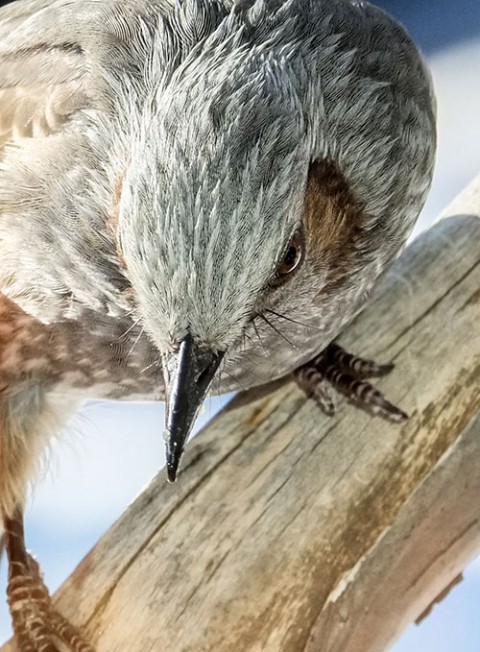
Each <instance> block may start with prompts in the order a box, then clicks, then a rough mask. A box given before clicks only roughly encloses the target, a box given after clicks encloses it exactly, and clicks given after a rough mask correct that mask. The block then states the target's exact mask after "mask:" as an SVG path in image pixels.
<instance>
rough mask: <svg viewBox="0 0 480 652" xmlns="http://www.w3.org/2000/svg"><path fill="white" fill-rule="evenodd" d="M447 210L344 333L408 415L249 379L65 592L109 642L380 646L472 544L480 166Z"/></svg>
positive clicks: (313, 649) (213, 647)
mask: <svg viewBox="0 0 480 652" xmlns="http://www.w3.org/2000/svg"><path fill="white" fill-rule="evenodd" d="M449 214H450V215H455V216H454V217H450V219H448V220H443V221H442V222H440V223H439V224H438V225H437V226H435V227H434V228H432V229H431V230H430V231H429V232H428V233H426V234H424V235H423V236H421V237H420V238H419V239H417V240H416V241H415V242H414V243H413V244H412V245H411V246H410V247H409V248H408V249H407V251H406V252H405V253H404V255H403V256H402V257H401V259H400V260H399V261H398V262H397V264H396V265H395V267H394V269H393V270H392V271H391V272H390V273H389V274H388V275H387V277H386V278H385V279H384V282H383V284H382V285H381V287H380V288H379V289H378V291H377V292H376V293H375V295H374V297H373V299H372V301H371V303H370V304H369V306H368V308H367V309H366V310H365V312H364V313H363V314H362V315H361V316H360V317H359V318H358V319H357V320H356V321H355V322H354V323H353V324H352V325H351V326H350V327H349V328H348V329H347V331H346V332H345V333H344V335H342V337H341V342H342V343H343V344H344V345H345V346H346V347H347V348H349V350H352V351H354V352H357V353H359V354H361V355H366V356H369V357H373V358H374V359H378V360H380V361H382V360H385V361H389V360H393V361H394V362H395V364H396V368H395V370H394V371H393V373H392V374H391V375H390V376H389V377H387V378H384V379H382V381H381V382H379V383H378V385H379V386H380V387H381V389H382V390H383V391H384V392H385V393H386V394H387V396H388V397H390V398H391V399H392V400H393V401H394V402H396V403H397V404H399V405H400V406H401V407H402V408H403V409H405V410H406V411H407V412H409V413H410V415H411V418H410V419H409V420H408V421H407V422H406V423H405V424H404V425H402V426H397V425H390V424H388V423H386V422H385V421H383V420H381V419H379V418H372V417H370V416H369V415H367V414H365V413H363V412H361V411H359V410H357V409H355V408H354V407H353V406H351V405H349V404H347V403H346V402H344V401H342V400H339V406H338V414H337V416H336V417H334V418H328V417H326V416H324V415H323V414H322V412H321V411H320V410H319V409H318V407H317V406H316V405H315V403H314V402H313V401H312V400H307V399H306V398H305V396H304V395H303V394H302V392H301V391H300V390H299V389H298V388H297V387H296V386H295V384H293V383H292V382H289V381H288V380H287V381H284V382H281V383H276V384H275V386H272V387H269V388H265V389H263V390H262V391H259V390H256V391H251V392H249V393H248V394H244V395H241V396H238V397H237V398H236V399H234V400H233V401H232V402H231V403H230V404H229V405H228V406H227V408H226V409H225V410H224V411H223V412H222V413H221V414H220V415H218V416H217V417H216V418H215V419H214V420H213V421H212V423H211V424H210V425H209V426H208V427H207V428H206V429H205V431H204V432H202V433H201V434H200V435H199V436H198V437H197V438H196V439H195V440H194V441H193V442H192V444H191V446H190V449H189V452H188V453H187V455H186V460H185V463H184V468H183V473H182V475H181V478H180V482H179V483H177V484H176V485H174V486H170V485H167V484H166V481H165V475H164V472H162V473H160V474H159V476H158V478H156V479H155V480H154V481H153V482H152V484H151V485H150V486H149V487H148V488H147V490H146V491H145V492H144V493H143V494H142V495H141V496H140V497H139V498H138V499H137V500H136V502H135V503H134V504H133V505H132V506H131V507H130V508H129V509H128V510H127V511H126V513H125V514H124V515H123V516H122V518H121V519H120V520H119V521H118V522H117V523H116V524H115V525H114V526H113V527H112V528H111V530H110V531H109V532H108V533H107V534H106V535H105V537H104V538H103V539H102V540H101V541H100V542H99V543H98V544H97V546H96V547H95V548H94V550H93V551H92V552H91V553H90V554H89V555H88V556H87V557H86V559H84V560H83V562H82V563H81V564H80V565H79V567H78V568H77V569H76V571H75V572H74V574H73V575H72V576H71V577H70V578H69V580H67V582H66V583H65V584H64V586H63V587H62V588H61V589H60V591H59V592H58V594H57V598H56V600H57V603H58V606H59V608H60V609H61V611H62V612H63V613H64V614H65V615H66V616H68V617H69V618H71V619H72V621H74V622H76V623H78V624H79V625H82V626H85V631H86V634H87V636H88V638H89V640H91V641H92V643H94V645H95V646H96V649H97V650H98V652H125V650H128V651H129V652H145V651H147V650H152V651H155V652H156V651H159V652H163V651H167V650H168V651H169V652H210V651H212V652H213V651H215V652H229V651H231V650H236V651H238V652H319V651H321V652H367V651H368V652H374V651H377V650H378V651H384V650H385V649H386V648H387V647H388V646H389V645H390V644H391V643H392V642H393V640H394V639H396V638H397V637H398V635H399V634H400V633H401V632H402V630H403V629H404V628H405V627H406V626H407V625H408V624H409V623H410V622H412V621H413V620H414V619H415V618H417V617H418V616H419V615H420V614H421V613H422V612H423V611H424V610H425V609H426V608H428V605H429V604H430V603H431V602H432V601H433V600H434V599H435V597H436V596H437V595H438V594H440V593H441V591H442V590H443V589H445V587H447V586H448V585H449V584H450V583H451V582H452V580H453V579H454V578H455V577H456V576H457V575H458V574H459V572H460V571H461V570H462V569H463V568H464V567H465V565H466V564H467V563H468V562H469V561H470V560H471V559H472V558H473V556H474V555H475V553H477V552H478V551H479V550H480V501H479V500H478V496H479V495H480V473H478V469H479V468H480V417H479V416H478V411H479V407H480V382H479V380H480V332H479V322H480V311H479V300H480V264H479V263H480V246H479V243H480V219H478V216H479V214H480V178H479V179H478V180H477V182H476V183H475V184H474V185H473V186H472V187H471V188H470V190H469V191H468V192H467V193H466V194H465V195H464V196H463V197H462V198H460V200H459V201H458V202H457V203H456V204H454V205H453V207H451V208H450V210H449ZM2 649H4V650H11V649H12V648H10V647H8V646H7V647H5V648H2Z"/></svg>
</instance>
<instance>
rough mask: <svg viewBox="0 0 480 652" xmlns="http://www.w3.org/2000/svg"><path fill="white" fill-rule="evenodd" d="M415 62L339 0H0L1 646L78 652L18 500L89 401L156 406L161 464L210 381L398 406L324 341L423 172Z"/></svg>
mask: <svg viewBox="0 0 480 652" xmlns="http://www.w3.org/2000/svg"><path fill="white" fill-rule="evenodd" d="M435 114H436V108H435V96H434V90H433V86H432V80H431V76H430V73H429V71H428V70H427V67H426V64H425V63H424V61H423V58H422V55H421V54H420V53H419V50H418V48H417V47H416V46H415V44H414V43H413V41H412V40H411V38H410V37H409V36H408V35H407V33H406V31H405V30H404V28H403V27H401V26H400V25H399V24H398V23H397V22H396V21H395V20H394V19H393V18H392V17H390V16H389V15H388V14H387V13H385V12H384V11H383V10H381V9H379V8H378V7H376V6H374V5H372V4H370V3H368V2H364V1H360V0H21V1H19V0H17V1H15V2H12V3H10V4H7V5H6V6H3V7H2V8H1V9H0V415H1V420H0V513H1V521H2V527H3V540H4V548H5V551H6V554H7V558H8V562H9V575H8V587H7V594H8V602H9V606H10V611H11V615H12V620H13V630H14V637H15V641H16V645H17V648H18V650H19V651H20V652H56V651H58V650H59V649H62V650H63V649H68V650H69V651H70V652H91V651H93V647H92V646H91V644H90V643H88V642H87V641H86V640H85V637H84V635H83V634H82V633H81V632H80V631H79V630H77V629H76V628H74V627H73V626H72V625H71V624H70V623H69V622H67V621H66V620H65V619H64V618H63V617H62V616H61V614H60V613H58V612H57V611H56V610H55V609H54V608H53V606H52V604H51V601H50V596H49V594H48V590H47V588H46V586H45V585H44V583H43V579H42V574H41V570H40V567H39V564H38V562H37V561H36V560H35V559H34V557H33V556H32V555H30V553H29V552H28V551H27V548H26V543H25V534H24V527H23V513H24V506H25V496H26V492H27V489H28V487H29V485H30V483H31V482H32V481H33V479H34V478H35V473H36V470H37V468H38V466H39V464H40V463H41V461H42V459H43V456H44V453H45V451H46V450H47V449H48V443H49V442H50V441H51V439H52V438H53V437H55V436H57V435H58V434H59V433H60V431H61V430H62V428H63V427H64V426H65V424H66V423H67V422H68V419H69V418H70V416H71V415H72V414H73V412H74V411H75V410H76V409H77V408H78V407H79V406H80V405H81V404H82V403H83V402H84V401H86V400H88V399H116V400H150V401H160V400H164V401H165V402H166V407H167V410H166V429H165V435H164V436H165V443H166V456H167V477H168V480H169V481H171V482H173V481H174V480H175V479H176V477H177V474H178V471H179V465H180V462H181V458H182V454H183V451H184V448H185V445H186V442H187V440H188V437H189V435H190V432H191V429H192V425H193V423H194V421H195V418H196V416H197V413H198V411H199V409H200V407H201V405H202V402H203V400H204V399H205V397H206V396H207V395H208V394H209V393H216V394H220V393H224V392H227V391H232V390H239V389H246V388H252V387H256V386H261V385H264V384H265V383H268V382H270V381H273V380H275V379H278V378H281V377H284V376H287V375H290V374H293V376H294V378H295V379H296V380H297V382H298V384H299V385H300V386H301V387H302V388H303V389H304V390H305V391H306V393H307V394H308V395H310V396H313V397H314V398H315V399H316V400H317V401H318V403H319V406H320V407H321V408H323V409H324V410H325V411H326V412H327V413H329V414H332V413H333V412H334V410H335V402H334V399H333V397H332V394H331V390H330V387H331V386H332V385H333V387H334V388H336V389H338V390H339V391H340V392H341V393H343V394H346V395H347V397H349V398H351V399H352V400H354V401H355V402H356V403H357V404H358V405H359V406H360V407H365V408H367V409H369V410H370V411H371V412H373V413H374V414H380V415H381V416H384V417H386V418H389V419H391V420H393V421H401V420H403V419H404V418H406V415H405V413H404V412H403V411H402V410H401V409H399V408H397V407H396V406H395V405H394V404H393V403H390V402H389V401H388V400H387V399H386V398H385V397H384V396H383V395H382V394H381V393H380V392H379V391H378V390H377V389H376V388H375V387H374V386H373V385H371V384H370V383H369V382H368V380H367V378H369V377H370V376H372V377H373V376H381V375H383V374H385V373H388V372H390V371H391V369H392V365H391V364H388V363H387V364H377V363H375V362H374V361H371V360H364V359H363V358H361V357H359V356H357V355H354V354H352V353H349V352H347V351H345V350H344V349H343V348H342V347H341V346H340V345H339V344H338V343H336V342H335V339H336V338H337V337H338V335H339V334H340V333H341V331H342V329H343V328H344V327H345V326H346V325H347V324H348V323H349V322H350V321H351V320H352V319H353V318H354V317H355V316H356V315H357V314H358V313H359V312H360V311H361V310H362V308H363V307H364V306H365V304H366V302H367V300H368V297H369V294H370V292H371V290H372V289H373V287H374V286H375V284H376V283H378V281H379V279H380V278H381V277H382V275H383V274H384V273H385V271H386V270H387V269H388V268H389V267H390V266H391V265H392V263H393V261H394V260H395V259H396V257H397V256H398V255H399V253H400V252H401V250H402V248H403V246H404V245H405V242H406V240H407V238H408V236H409V234H410V232H411V230H412V228H413V226H414V224H415V221H416V219H417V217H418V215H419V213H420V211H421V208H422V206H423V204H424V201H425V199H426V196H427V194H428V190H429V187H430V183H431V179H432V174H433V168H434V159H435V149H436V118H435Z"/></svg>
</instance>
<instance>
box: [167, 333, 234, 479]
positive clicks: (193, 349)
mask: <svg viewBox="0 0 480 652" xmlns="http://www.w3.org/2000/svg"><path fill="white" fill-rule="evenodd" d="M222 358H223V353H214V352H213V351H210V350H208V349H200V348H199V347H198V346H197V345H196V344H195V342H194V340H193V338H192V336H191V335H190V334H188V335H187V336H186V338H185V339H184V340H182V342H181V343H180V347H179V349H178V352H175V353H168V354H166V355H164V357H163V374H164V378H165V390H166V403H167V415H166V421H167V423H166V425H167V431H166V433H165V443H166V448H167V477H168V481H169V482H175V480H176V478H177V471H178V466H179V464H180V459H181V457H182V453H183V451H184V448H185V444H186V442H187V439H188V436H189V435H190V431H191V430H192V426H193V424H194V422H195V419H196V417H197V414H198V411H199V409H200V407H201V405H202V403H203V399H204V398H205V395H206V394H207V392H208V390H209V388H210V385H211V384H212V380H213V378H214V376H215V372H216V371H217V369H218V365H219V364H220V362H221V360H222Z"/></svg>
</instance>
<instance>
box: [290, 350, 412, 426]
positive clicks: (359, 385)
mask: <svg viewBox="0 0 480 652" xmlns="http://www.w3.org/2000/svg"><path fill="white" fill-rule="evenodd" d="M392 369H393V364H377V363H376V362H373V360H364V359H363V358H359V357H357V356H355V355H351V354H350V353H347V352H346V351H345V349H342V347H341V346H339V345H338V344H335V343H332V344H330V345H329V346H327V348H326V349H324V350H323V351H322V352H321V353H319V355H317V356H316V357H315V358H313V360H310V361H309V362H307V363H306V364H304V365H303V366H301V367H299V368H298V369H297V370H296V371H295V379H296V381H297V383H298V385H299V386H300V387H301V388H302V389H303V390H304V391H305V393H306V394H307V396H312V397H313V398H315V399H316V401H317V402H318V403H319V405H320V407H321V408H322V409H323V411H324V412H325V413H326V414H328V415H333V414H335V403H334V401H333V398H332V396H331V394H330V391H329V390H330V387H329V385H330V386H332V387H334V388H335V389H336V390H338V391H339V392H340V393H342V394H344V395H345V396H346V397H347V398H348V399H350V400H352V401H353V402H354V403H356V404H357V405H358V406H359V407H361V408H364V409H366V410H367V411H368V412H373V413H374V414H379V415H380V416H382V417H384V418H386V419H389V420H390V421H395V422H400V421H404V420H405V419H407V418H408V416H407V415H406V414H405V412H403V411H402V410H400V409H399V408H397V407H395V405H393V404H392V403H390V402H389V401H387V399H386V398H385V397H384V396H383V394H382V393H381V392H379V391H378V389H375V387H374V386H373V385H371V384H370V383H369V382H367V380H365V379H366V378H369V377H379V376H384V375H385V374H388V373H389V372H390V371H392Z"/></svg>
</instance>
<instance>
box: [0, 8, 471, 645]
mask: <svg viewBox="0 0 480 652" xmlns="http://www.w3.org/2000/svg"><path fill="white" fill-rule="evenodd" d="M0 4H3V3H2V2H0ZM377 4H379V5H381V6H383V7H384V8H386V9H387V10H389V11H390V13H392V14H393V15H395V16H396V17H397V18H398V19H399V20H400V21H401V22H402V23H403V24H404V25H405V26H406V27H407V28H408V30H409V31H410V33H411V34H412V36H413V37H414V39H415V40H416V42H417V43H418V44H419V45H420V46H421V48H422V49H423V52H424V54H425V55H426V57H427V59H428V61H429V64H430V67H431V69H432V72H433V76H434V81H435V86H436V91H437V96H438V103H439V156H438V164H437V172H436V176H435V180H434V184H433V189H432V192H431V195H430V198H429V200H428V203H427V205H426V207H425V210H424V212H423V214H422V217H421V219H420V221H419V225H418V228H417V231H416V232H417V233H418V230H419V229H425V228H427V227H428V226H429V225H431V224H432V222H433V221H434V219H435V218H436V217H437V215H438V213H439V212H440V211H441V210H442V209H443V208H444V207H445V206H446V205H447V204H448V203H449V202H450V201H451V199H453V198H454V197H455V196H456V195H457V194H458V192H459V191H460V190H461V189H462V188H463V187H464V186H465V185H466V184H467V183H468V182H469V181H470V180H471V179H472V178H473V177H474V176H475V174H476V173H478V172H479V171H480V152H479V143H480V0H457V1H456V2H452V0H416V1H414V2H412V1H411V0H390V1H389V0H384V1H383V2H377ZM223 402H224V399H212V400H209V401H207V404H206V409H205V412H204V414H203V415H202V417H201V419H200V422H199V424H198V425H197V430H198V429H199V427H201V425H202V423H205V422H206V421H207V420H208V419H209V418H210V417H211V416H212V415H213V414H214V413H215V412H216V411H217V410H218V409H219V407H220V406H221V405H222V404H223ZM163 419H164V415H163V406H160V405H149V404H137V405H132V404H130V405H121V404H115V403H91V404H88V405H87V406H85V408H84V409H83V410H82V412H81V414H79V415H77V416H76V417H75V418H74V420H73V423H72V424H71V426H70V427H69V428H68V430H67V432H66V433H65V436H64V437H63V438H62V439H60V440H59V441H58V442H57V443H56V444H55V446H54V449H53V451H52V456H51V463H50V465H49V469H48V472H47V473H46V474H45V477H44V478H43V479H42V481H41V482H40V483H39V484H38V485H37V488H36V491H35V497H34V499H32V500H31V501H30V505H29V509H28V515H27V537H28V539H27V540H28V545H29V548H30V549H31V550H33V551H35V554H36V556H37V557H38V559H39V560H41V563H42V566H43V570H44V572H45V576H46V581H47V584H48V585H49V586H50V588H51V589H52V590H54V589H55V588H57V587H58V586H59V584H60V583H61V582H62V581H63V579H64V578H65V577H67V576H68V575H69V574H70V573H71V571H72V570H73V568H74V567H75V566H76V565H77V563H78V562H79V561H80V559H81V558H82V557H83V556H84V555H85V554H86V553H87V552H88V550H89V549H90V548H91V547H92V545H93V544H94V543H95V542H96V541H97V539H98V538H99V537H100V536H101V535H102V533H103V532H105V531H106V530H107V529H108V527H109V526H110V525H111V524H112V523H113V521H114V520H115V519H116V518H117V517H118V516H119V515H120V514H121V513H122V511H123V510H124V508H125V507H126V505H127V504H128V503H129V502H131V501H132V500H133V498H134V497H135V496H136V495H137V494H138V493H139V491H140V490H141V488H142V487H143V486H144V485H145V484H146V483H147V482H148V481H149V480H150V478H151V477H152V476H153V475H154V474H155V473H156V472H157V471H158V469H159V468H161V467H162V466H163V465H164V455H163V441H162V436H161V435H162V430H163ZM125 469H128V474H126V472H125ZM5 566H6V564H5V563H3V564H2V569H1V576H0V642H1V641H3V640H5V639H6V638H7V637H8V636H9V634H10V624H9V622H10V619H9V616H8V614H7V609H6V605H5V602H4V598H3V597H2V596H3V595H4V590H5V582H6V579H5V571H6V568H5ZM479 604H480V562H479V561H478V560H477V562H474V563H473V564H472V565H471V566H470V567H469V568H468V569H467V570H466V573H465V580H464V581H463V582H462V583H461V584H460V585H459V586H457V587H456V588H455V589H453V591H452V592H451V593H450V594H449V596H448V597H447V598H446V599H445V600H444V601H443V602H442V603H441V604H440V605H438V606H436V607H435V609H434V610H433V612H432V614H431V615H430V616H429V617H428V618H427V619H426V620H425V621H424V622H423V623H422V624H421V625H420V626H418V627H417V626H412V627H410V628H409V629H408V630H407V632H406V633H405V634H404V636H403V637H402V639H401V640H400V641H399V642H398V643H397V644H396V645H395V647H394V648H393V650H394V652H426V651H427V652H430V651H432V652H433V651H434V652H453V651H455V652H478V650H480V607H479Z"/></svg>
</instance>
